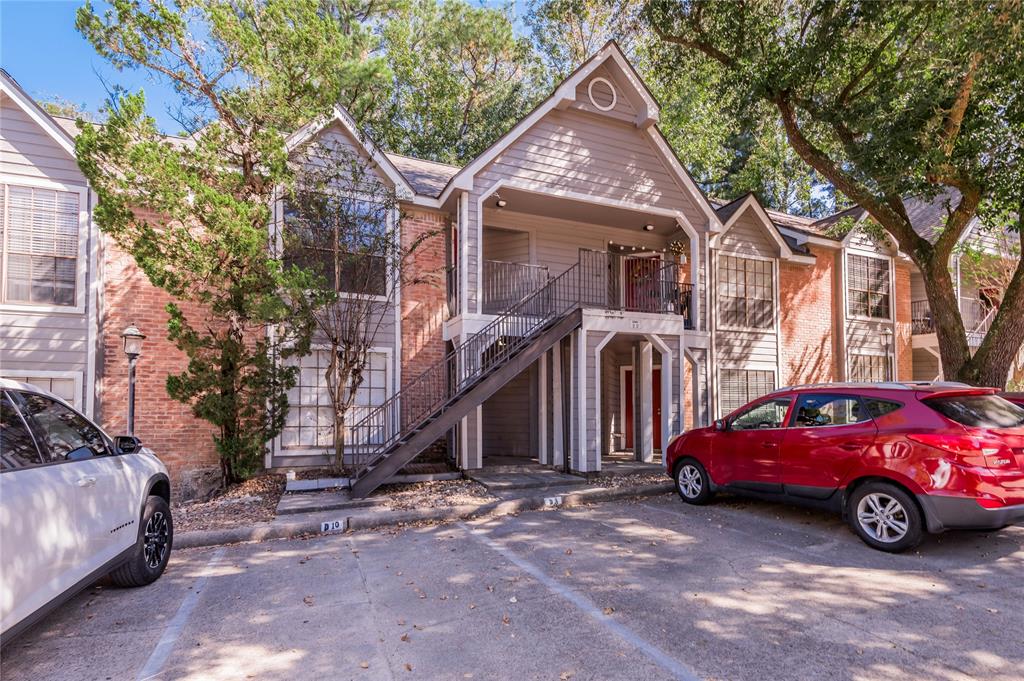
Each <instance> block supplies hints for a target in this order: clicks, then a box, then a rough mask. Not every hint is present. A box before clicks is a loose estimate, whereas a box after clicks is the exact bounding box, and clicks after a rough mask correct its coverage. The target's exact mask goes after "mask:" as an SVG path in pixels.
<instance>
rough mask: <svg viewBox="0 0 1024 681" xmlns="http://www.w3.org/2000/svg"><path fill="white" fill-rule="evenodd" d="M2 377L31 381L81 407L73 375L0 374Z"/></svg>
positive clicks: (22, 381)
mask: <svg viewBox="0 0 1024 681" xmlns="http://www.w3.org/2000/svg"><path fill="white" fill-rule="evenodd" d="M0 378H7V379H10V380H12V381H18V382H19V383H30V384H32V385H34V386H35V387H37V388H39V389H41V390H45V391H46V392H49V393H53V394H54V395H56V396H57V397H59V398H61V399H62V400H64V401H65V402H68V403H69V404H72V405H74V406H76V407H80V406H81V404H80V399H79V397H80V396H79V395H78V391H77V390H76V389H75V383H76V381H75V378H74V377H73V376H67V377H65V376H31V375H28V376H25V375H20V376H8V375H6V374H4V375H0Z"/></svg>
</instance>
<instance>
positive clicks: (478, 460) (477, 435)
mask: <svg viewBox="0 0 1024 681" xmlns="http://www.w3.org/2000/svg"><path fill="white" fill-rule="evenodd" d="M483 417H484V410H483V407H477V408H476V409H474V410H473V411H471V412H470V414H469V416H466V417H465V418H463V419H462V421H460V422H459V438H460V439H459V459H460V461H459V465H460V466H461V467H462V469H463V470H473V469H475V468H483V465H484V459H483V453H484V447H483V445H484V442H483Z"/></svg>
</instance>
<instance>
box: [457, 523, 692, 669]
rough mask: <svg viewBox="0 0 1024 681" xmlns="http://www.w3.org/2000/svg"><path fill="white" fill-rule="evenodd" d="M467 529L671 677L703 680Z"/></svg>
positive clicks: (586, 600)
mask: <svg viewBox="0 0 1024 681" xmlns="http://www.w3.org/2000/svg"><path fill="white" fill-rule="evenodd" d="M460 524H461V525H462V527H463V528H464V529H466V530H467V531H468V532H469V534H470V536H471V537H473V538H474V539H476V540H477V541H478V542H480V543H481V544H483V545H484V546H486V547H487V548H489V549H491V550H492V551H495V552H496V553H499V554H501V556H502V557H504V558H505V559H506V560H508V561H509V562H511V563H513V564H514V565H516V566H517V567H519V569H521V570H523V571H524V572H526V573H528V574H529V575H530V576H531V577H533V578H534V579H536V580H537V581H538V582H540V583H541V584H543V585H544V586H546V587H547V588H548V590H550V591H551V592H552V593H554V594H556V595H558V596H561V597H562V598H564V599H565V600H567V601H569V602H570V603H572V604H573V605H575V606H576V607H577V608H579V609H580V610H581V611H583V613H584V614H585V615H587V616H588V617H589V618H590V619H592V620H594V621H595V622H597V623H598V624H600V625H601V626H603V627H604V628H605V629H609V630H610V631H611V632H612V633H613V634H615V635H616V636H618V637H619V638H621V639H622V640H623V641H625V642H626V643H628V644H630V645H631V646H633V647H634V648H636V649H637V650H639V651H640V652H642V653H643V654H644V655H646V656H647V657H649V658H650V659H651V660H652V661H653V662H654V663H655V664H657V665H658V666H660V667H661V668H663V669H665V670H666V671H668V672H669V673H670V674H672V675H673V676H675V677H676V678H677V679H679V680H680V681H697V679H699V678H700V677H699V676H697V674H695V673H694V672H693V671H692V670H691V669H690V668H689V667H687V666H686V665H684V664H683V663H681V662H679V661H678V660H677V659H675V658H674V657H672V656H671V655H669V654H668V653H666V652H665V651H664V650H662V649H661V648H659V647H657V646H656V645H654V644H653V643H650V642H649V641H647V640H646V639H644V638H642V637H641V636H640V635H639V634H637V633H636V632H635V631H633V630H632V629H630V628H629V627H627V626H625V625H624V624H621V623H620V622H617V621H616V620H615V619H613V618H612V617H611V616H609V615H606V614H604V612H603V611H602V610H601V609H600V608H598V607H597V606H596V605H594V603H593V601H591V600H590V599H589V598H587V597H586V596H584V595H583V594H581V593H579V592H578V591H575V590H574V589H572V588H571V587H568V586H565V585H564V584H562V583H561V582H559V581H557V580H555V579H552V578H551V577H549V576H548V575H547V574H546V573H545V572H544V571H543V570H541V569H540V568H539V567H537V566H536V565H534V564H533V563H531V562H529V561H528V560H526V559H524V558H521V557H519V556H517V555H516V554H515V553H513V552H512V551H510V550H509V549H507V548H505V547H504V546H502V545H500V544H498V543H496V542H494V541H492V540H491V539H488V538H487V536H486V535H485V533H483V532H481V531H479V530H473V529H471V528H470V527H468V526H467V525H465V524H464V523H460Z"/></svg>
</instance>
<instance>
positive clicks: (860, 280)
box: [846, 253, 890, 319]
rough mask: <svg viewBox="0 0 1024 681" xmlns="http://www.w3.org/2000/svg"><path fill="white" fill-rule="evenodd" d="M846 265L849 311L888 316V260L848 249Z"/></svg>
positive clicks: (871, 315)
mask: <svg viewBox="0 0 1024 681" xmlns="http://www.w3.org/2000/svg"><path fill="white" fill-rule="evenodd" d="M846 267H847V275H846V281H847V286H846V288H847V290H848V291H849V295H848V297H847V300H848V301H849V302H848V307H849V314H850V315H851V316H854V317H871V318H873V319H889V310H890V305H889V297H890V296H889V286H890V278H889V260H888V259H885V258H873V257H871V256H867V255H854V254H852V253H851V254H849V255H848V256H847V258H846Z"/></svg>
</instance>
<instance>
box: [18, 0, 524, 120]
mask: <svg viewBox="0 0 1024 681" xmlns="http://www.w3.org/2000/svg"><path fill="white" fill-rule="evenodd" d="M83 4H84V0H0V66H3V68H4V69H5V70H6V71H7V72H8V73H9V74H11V75H12V76H13V77H14V79H15V80H17V81H18V83H19V84H20V85H21V87H22V88H24V89H25V91H26V92H28V93H29V94H30V95H31V96H32V97H34V98H35V99H37V100H41V101H45V100H48V99H55V98H60V99H63V100H67V101H69V102H72V103H74V104H77V105H79V106H81V107H83V108H84V109H85V110H87V111H92V112H95V111H97V110H99V109H101V108H102V107H103V103H104V101H105V100H106V98H107V89H108V88H113V87H114V86H115V85H120V86H122V87H125V88H127V89H128V90H131V91H133V92H134V91H136V90H139V89H142V90H144V91H145V93H146V103H147V109H148V110H149V114H150V115H151V116H153V117H154V118H155V119H156V121H157V126H158V127H159V128H160V129H161V130H162V131H163V132H166V133H176V132H179V131H180V130H181V126H180V125H179V124H178V123H177V121H175V120H174V118H173V117H172V116H171V115H170V114H169V113H168V112H169V111H173V109H174V104H175V103H176V102H177V101H178V100H177V96H176V95H175V93H174V91H173V90H172V89H171V88H170V87H168V86H167V85H165V84H164V83H162V82H158V81H155V80H153V79H152V78H150V77H149V76H147V75H146V74H144V73H140V72H131V71H120V72H119V71H117V70H116V69H114V68H113V67H112V66H110V64H109V63H108V62H107V61H106V60H104V59H102V58H101V57H100V56H99V55H97V54H96V52H95V51H94V50H93V48H92V45H90V44H89V43H88V42H87V41H86V40H85V38H83V37H82V35H81V34H80V33H79V32H78V31H76V30H75V12H76V10H77V9H78V8H79V7H81V6H82V5H83ZM485 4H500V3H498V2H485ZM94 5H95V6H97V7H102V6H103V2H102V0H95V1H94ZM521 6H522V2H521V0H520V1H519V2H516V3H515V9H514V11H515V12H516V14H518V15H521V14H522V12H523V10H522V7H521ZM517 27H518V28H520V30H521V26H518V21H517Z"/></svg>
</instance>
